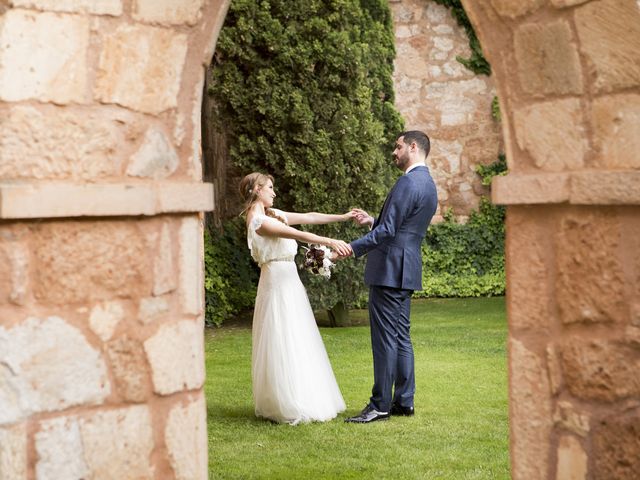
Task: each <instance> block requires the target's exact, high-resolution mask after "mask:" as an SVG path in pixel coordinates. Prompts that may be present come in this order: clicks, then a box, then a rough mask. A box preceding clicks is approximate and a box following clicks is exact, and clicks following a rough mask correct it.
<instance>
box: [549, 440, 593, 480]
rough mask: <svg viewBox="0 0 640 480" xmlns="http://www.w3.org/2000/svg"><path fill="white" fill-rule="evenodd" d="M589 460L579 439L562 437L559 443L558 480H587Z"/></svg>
mask: <svg viewBox="0 0 640 480" xmlns="http://www.w3.org/2000/svg"><path fill="white" fill-rule="evenodd" d="M587 460H588V459H587V453H586V452H585V451H584V448H582V445H581V443H580V441H579V440H578V439H577V438H575V437H572V436H570V435H563V436H561V437H560V440H559V441H558V464H557V467H556V480H585V479H586V478H587Z"/></svg>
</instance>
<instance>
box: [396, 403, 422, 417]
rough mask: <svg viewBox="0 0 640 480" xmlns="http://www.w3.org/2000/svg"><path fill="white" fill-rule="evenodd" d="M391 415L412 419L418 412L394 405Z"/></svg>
mask: <svg viewBox="0 0 640 480" xmlns="http://www.w3.org/2000/svg"><path fill="white" fill-rule="evenodd" d="M390 413H391V415H397V416H403V417H412V416H413V415H414V414H415V413H416V412H415V410H414V408H413V407H403V406H402V405H398V404H397V403H394V404H393V405H391V412H390Z"/></svg>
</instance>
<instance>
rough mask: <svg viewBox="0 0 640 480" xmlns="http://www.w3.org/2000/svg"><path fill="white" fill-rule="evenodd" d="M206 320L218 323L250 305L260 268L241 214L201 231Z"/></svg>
mask: <svg viewBox="0 0 640 480" xmlns="http://www.w3.org/2000/svg"><path fill="white" fill-rule="evenodd" d="M204 264H205V280H204V289H205V300H206V307H205V323H206V324H207V325H208V326H220V325H221V324H222V322H223V321H224V320H226V319H227V318H228V317H230V316H233V315H235V314H237V313H238V312H240V311H241V310H243V309H245V308H248V307H251V306H252V305H253V301H254V299H255V296H256V286H257V282H258V277H259V271H258V268H257V266H256V265H255V264H254V262H253V260H252V259H251V256H250V255H249V250H248V249H247V240H246V234H245V224H244V222H243V221H242V219H240V218H236V219H234V220H230V221H227V222H225V224H224V225H223V229H222V230H220V231H217V230H214V231H212V232H209V231H208V230H205V235H204Z"/></svg>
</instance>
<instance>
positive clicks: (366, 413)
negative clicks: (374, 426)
mask: <svg viewBox="0 0 640 480" xmlns="http://www.w3.org/2000/svg"><path fill="white" fill-rule="evenodd" d="M389 417H390V415H389V412H379V411H378V410H376V409H375V408H373V407H372V406H371V405H367V406H366V407H364V410H362V412H360V415H356V416H355V417H349V418H345V419H344V421H345V422H347V423H371V422H375V421H377V420H388V419H389Z"/></svg>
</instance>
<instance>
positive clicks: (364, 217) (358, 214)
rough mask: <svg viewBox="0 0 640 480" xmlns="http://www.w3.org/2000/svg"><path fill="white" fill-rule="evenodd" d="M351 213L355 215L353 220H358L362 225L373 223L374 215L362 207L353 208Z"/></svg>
mask: <svg viewBox="0 0 640 480" xmlns="http://www.w3.org/2000/svg"><path fill="white" fill-rule="evenodd" d="M351 213H352V214H353V216H352V217H351V218H353V221H354V222H356V223H357V224H358V225H360V226H365V225H368V226H371V225H373V217H372V216H370V215H369V214H368V213H367V212H365V211H364V210H362V209H361V208H353V209H351Z"/></svg>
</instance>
